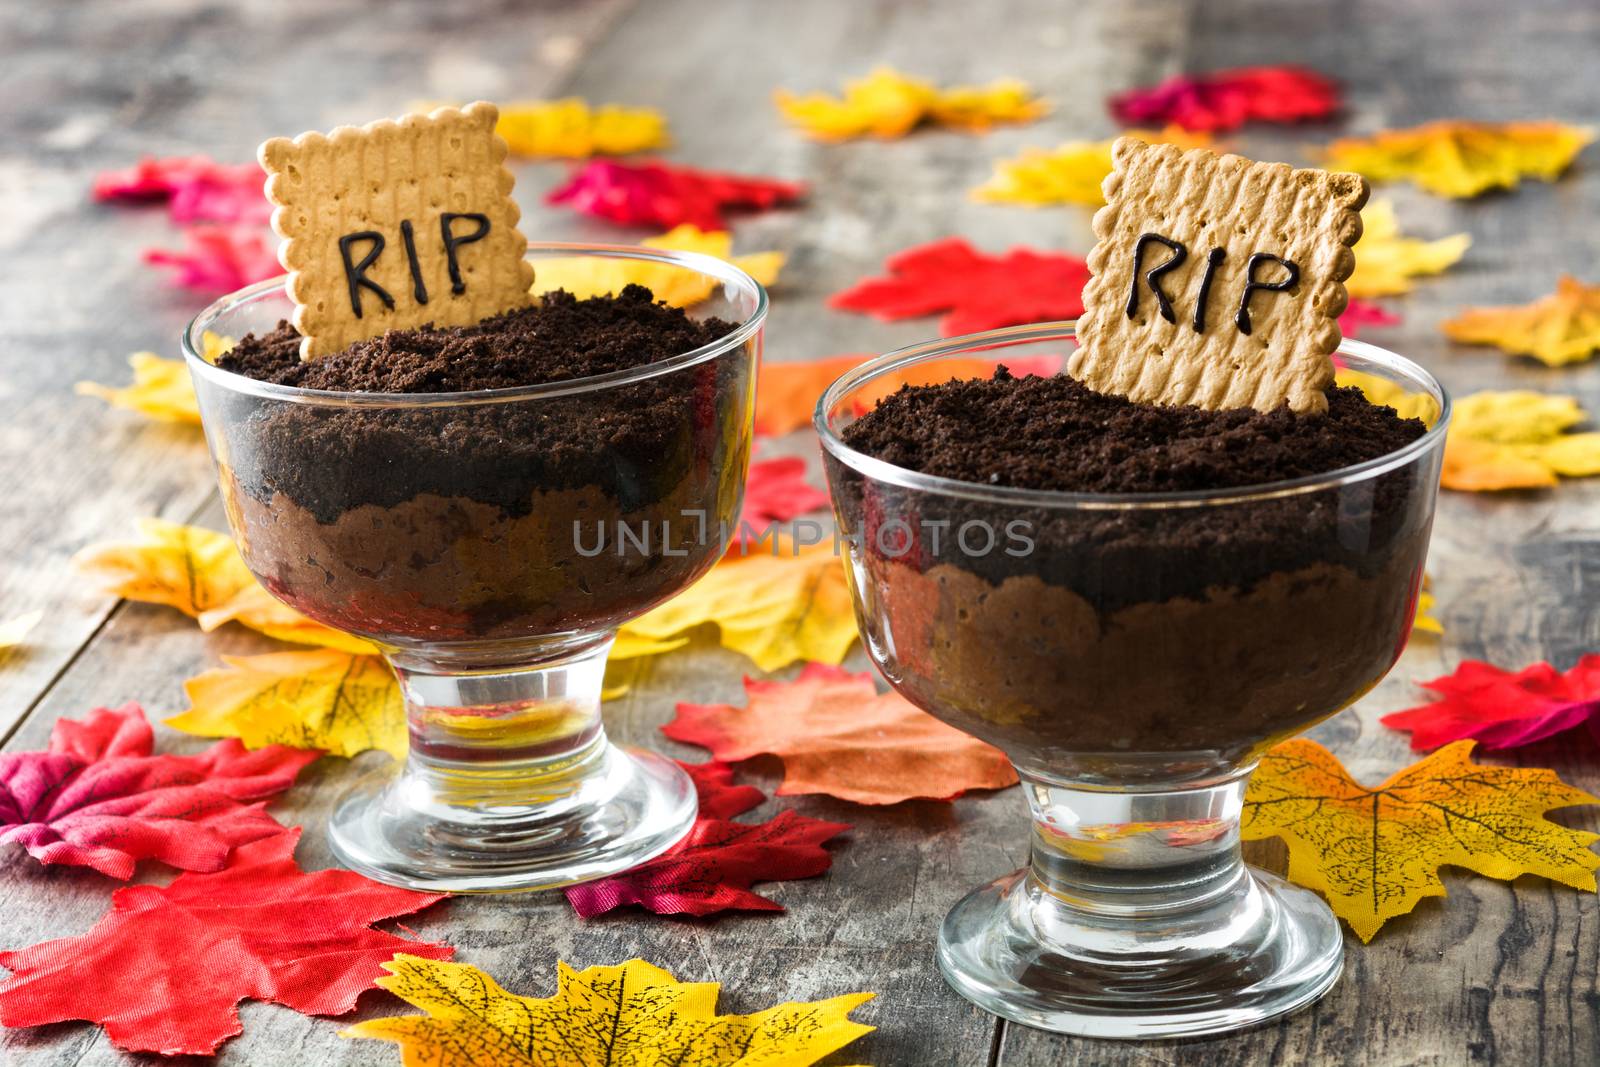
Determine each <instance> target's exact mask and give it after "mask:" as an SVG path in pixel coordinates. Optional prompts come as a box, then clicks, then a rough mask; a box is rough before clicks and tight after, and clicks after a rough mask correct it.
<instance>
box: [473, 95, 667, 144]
mask: <svg viewBox="0 0 1600 1067" xmlns="http://www.w3.org/2000/svg"><path fill="white" fill-rule="evenodd" d="M495 132H496V133H498V134H499V135H500V136H501V137H503V138H505V142H506V145H507V146H508V147H509V148H510V149H511V151H512V153H513V154H515V155H519V156H555V157H559V158H563V159H587V158H589V157H590V156H594V155H605V156H620V155H627V154H628V153H631V152H647V151H650V150H651V149H655V148H662V147H664V146H665V145H666V143H667V120H666V118H665V117H664V116H663V115H662V114H661V112H659V111H656V110H654V109H653V108H647V107H621V106H619V105H617V104H604V105H602V106H600V107H591V106H590V105H589V102H588V101H586V100H583V99H581V98H579V97H575V96H572V97H567V98H565V99H562V100H526V101H520V102H517V103H511V104H505V105H502V106H501V108H500V121H499V122H498V123H497V124H496V125H495Z"/></svg>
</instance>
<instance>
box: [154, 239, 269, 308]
mask: <svg viewBox="0 0 1600 1067" xmlns="http://www.w3.org/2000/svg"><path fill="white" fill-rule="evenodd" d="M269 236H270V234H269V232H268V231H266V230H263V229H261V228H260V227H257V226H250V225H247V224H242V223H241V224H237V225H209V224H206V225H195V226H186V227H184V230H183V238H184V242H185V244H186V245H187V247H186V248H184V249H183V250H182V251H176V250H173V249H167V248H147V249H145V251H144V253H143V255H144V261H145V262H146V263H150V264H153V265H155V266H158V267H171V268H173V270H174V271H175V273H174V275H173V282H174V284H176V285H181V286H183V287H185V288H187V289H197V290H199V291H201V292H205V293H231V292H233V291H234V290H235V289H242V288H244V287H245V286H247V285H253V284H255V283H256V282H261V281H266V280H267V279H268V278H276V277H277V276H278V275H280V274H282V273H283V267H282V266H281V265H280V264H279V263H278V253H277V252H276V251H274V249H273V245H272V242H271V241H269V240H268V238H269Z"/></svg>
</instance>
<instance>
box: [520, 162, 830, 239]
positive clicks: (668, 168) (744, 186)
mask: <svg viewBox="0 0 1600 1067" xmlns="http://www.w3.org/2000/svg"><path fill="white" fill-rule="evenodd" d="M804 195H805V186H804V185H802V184H801V183H799V182H786V181H780V180H778V179H776V178H762V177H755V176H750V175H743V174H724V173H721V172H719V171H711V170H698V169H696V168H694V167H675V166H672V165H670V164H667V163H662V162H660V161H659V160H651V161H649V162H645V163H620V162H618V161H616V160H611V159H595V160H591V161H589V162H588V163H586V164H585V165H583V166H582V167H580V168H578V169H577V170H575V171H574V172H573V174H572V177H571V178H570V179H568V181H567V183H566V184H565V185H563V186H561V187H560V188H559V189H556V190H553V191H552V192H551V193H550V194H549V195H547V196H546V197H545V202H546V203H550V204H569V205H571V206H572V207H573V208H574V209H576V210H578V211H582V212H584V213H585V214H588V215H594V216H595V217H597V218H602V219H608V220H610V221H611V222H617V223H621V224H623V225H625V226H662V227H666V228H668V229H671V228H672V227H675V226H681V225H683V224H684V223H688V224H690V225H693V226H697V227H699V228H700V229H702V230H725V229H727V228H728V227H727V223H726V222H724V221H723V217H722V212H723V210H724V209H727V208H741V209H744V210H747V211H765V210H767V209H769V208H774V207H777V206H779V205H781V204H788V203H793V202H794V201H796V200H799V199H800V198H801V197H802V196H804Z"/></svg>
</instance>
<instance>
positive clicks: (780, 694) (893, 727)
mask: <svg viewBox="0 0 1600 1067" xmlns="http://www.w3.org/2000/svg"><path fill="white" fill-rule="evenodd" d="M744 689H745V695H746V698H747V706H746V707H744V708H736V707H733V706H732V705H729V704H679V705H678V709H677V716H676V718H674V719H673V720H672V722H670V723H668V724H667V725H666V726H663V727H662V728H661V732H662V733H664V734H666V735H667V736H668V737H670V738H672V739H673V740H674V741H683V742H685V743H687V744H691V745H700V746H701V747H703V748H707V749H710V750H711V754H712V756H714V757H715V758H717V759H719V760H733V761H738V760H746V759H750V758H751V757H753V756H759V755H773V756H777V757H779V758H780V759H782V760H783V784H782V785H780V786H779V787H778V793H779V795H780V796H789V795H793V794H796V793H826V794H828V795H829V796H835V797H838V798H840V799H841V800H850V801H854V802H856V803H857V804H896V803H899V802H900V801H902V800H911V799H914V798H925V799H931V800H953V799H955V798H956V797H958V796H960V795H961V794H962V793H965V792H966V791H967V790H969V789H1003V788H1005V787H1006V786H1009V785H1015V784H1016V782H1017V774H1016V771H1014V770H1012V768H1011V763H1010V761H1009V760H1007V759H1006V757H1005V754H1004V753H1002V752H1001V751H1000V750H999V749H997V748H994V747H992V746H990V745H986V744H984V743H983V742H982V741H979V740H978V739H977V738H975V737H972V736H970V735H968V734H965V733H962V732H961V731H960V730H957V729H956V728H955V727H953V726H947V725H945V724H944V723H942V722H940V721H939V720H938V719H935V718H934V717H933V716H932V715H929V714H928V713H927V712H925V711H923V710H921V709H920V708H917V707H915V706H914V705H913V704H912V703H911V702H910V701H908V700H906V698H905V697H902V696H901V695H900V694H898V693H896V692H893V691H892V690H891V691H889V692H886V693H879V692H878V691H877V688H876V687H875V686H874V685H873V684H872V676H871V675H870V674H866V673H862V674H852V673H851V672H849V671H846V670H842V669H840V668H838V667H833V666H829V665H827V664H823V663H808V664H806V666H805V669H804V670H802V671H801V672H800V675H799V677H797V678H796V679H795V680H794V681H792V682H773V681H757V680H755V679H751V678H746V679H745V681H744Z"/></svg>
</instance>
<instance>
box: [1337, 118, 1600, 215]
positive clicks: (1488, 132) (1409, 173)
mask: <svg viewBox="0 0 1600 1067" xmlns="http://www.w3.org/2000/svg"><path fill="white" fill-rule="evenodd" d="M1594 137H1595V131H1594V130H1593V129H1591V128H1589V127H1586V126H1567V125H1563V124H1562V123H1559V122H1465V121H1462V120H1459V119H1451V120H1446V121H1443V122H1430V123H1428V124H1427V125H1424V126H1414V127H1412V128H1411V129H1406V130H1382V131H1379V132H1378V133H1375V134H1373V135H1372V136H1371V137H1350V138H1346V139H1344V140H1340V141H1335V142H1333V143H1332V144H1331V145H1329V146H1328V147H1327V150H1326V151H1325V152H1324V154H1323V161H1324V163H1325V164H1326V165H1327V167H1328V168H1329V169H1330V170H1353V171H1357V172H1359V173H1361V174H1364V175H1366V176H1367V177H1368V178H1371V179H1372V180H1373V181H1380V182H1383V181H1412V182H1415V183H1416V184H1417V185H1418V186H1419V187H1421V188H1423V189H1426V190H1427V191H1428V192H1430V193H1436V194H1438V195H1439V196H1450V197H1472V196H1477V195H1479V194H1480V193H1485V192H1488V191H1489V190H1490V189H1512V188H1515V187H1516V186H1517V185H1518V184H1520V183H1521V181H1522V179H1523V178H1538V179H1540V180H1541V181H1547V182H1549V181H1555V180H1556V179H1557V178H1559V177H1560V176H1561V174H1562V172H1563V171H1565V170H1566V169H1567V167H1568V166H1570V165H1571V163H1572V161H1573V159H1575V158H1576V157H1577V155H1578V153H1579V152H1581V151H1583V148H1584V146H1585V145H1587V144H1588V143H1589V142H1590V141H1593V140H1594Z"/></svg>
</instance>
